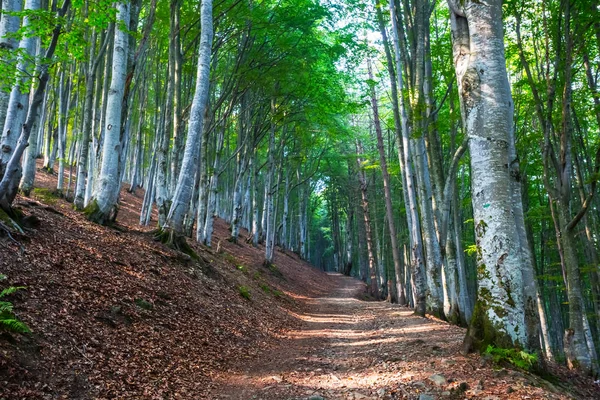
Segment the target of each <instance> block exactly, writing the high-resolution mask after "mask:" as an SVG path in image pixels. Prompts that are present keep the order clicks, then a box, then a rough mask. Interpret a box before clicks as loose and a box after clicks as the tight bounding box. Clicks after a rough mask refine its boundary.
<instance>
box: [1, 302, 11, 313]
mask: <svg viewBox="0 0 600 400" xmlns="http://www.w3.org/2000/svg"><path fill="white" fill-rule="evenodd" d="M7 312H8V313H12V312H13V304H12V303H9V302H8V301H0V315H2V314H4V313H7Z"/></svg>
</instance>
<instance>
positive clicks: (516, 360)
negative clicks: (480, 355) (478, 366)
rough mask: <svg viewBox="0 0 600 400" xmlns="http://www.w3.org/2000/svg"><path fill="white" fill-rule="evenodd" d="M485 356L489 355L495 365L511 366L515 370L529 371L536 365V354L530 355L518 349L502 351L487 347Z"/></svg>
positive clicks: (490, 346)
mask: <svg viewBox="0 0 600 400" xmlns="http://www.w3.org/2000/svg"><path fill="white" fill-rule="evenodd" d="M485 354H487V355H490V356H491V357H492V360H493V361H494V363H496V364H506V363H508V364H511V365H513V366H515V367H517V368H520V369H523V370H525V371H529V370H530V369H531V368H532V367H534V366H535V365H536V364H537V361H538V356H537V354H531V353H528V352H526V351H523V350H518V349H503V348H500V347H495V346H492V345H491V344H490V345H488V347H487V349H485Z"/></svg>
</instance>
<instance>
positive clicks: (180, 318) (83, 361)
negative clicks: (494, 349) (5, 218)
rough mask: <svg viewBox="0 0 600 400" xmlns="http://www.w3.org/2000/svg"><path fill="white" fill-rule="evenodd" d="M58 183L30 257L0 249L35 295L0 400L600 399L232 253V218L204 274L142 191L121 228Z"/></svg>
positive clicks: (435, 324) (240, 249)
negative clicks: (158, 221) (157, 234)
mask: <svg viewBox="0 0 600 400" xmlns="http://www.w3.org/2000/svg"><path fill="white" fill-rule="evenodd" d="M55 182H56V176H55V175H49V174H43V173H41V174H39V176H38V183H37V184H38V185H39V189H37V190H36V191H34V192H33V193H32V197H30V198H27V197H19V199H18V202H17V204H18V206H19V207H20V209H21V210H22V211H23V212H24V213H25V215H27V216H28V217H30V218H31V217H34V218H35V219H37V220H38V221H39V225H38V226H37V227H35V228H31V229H29V230H28V232H27V235H26V236H25V235H17V236H16V237H17V239H19V240H21V241H22V244H23V247H24V249H23V250H24V251H23V252H21V251H19V249H18V247H16V245H15V243H13V242H11V241H9V240H8V239H6V238H5V239H2V240H0V270H1V271H2V272H4V273H6V274H7V275H8V276H9V284H11V285H14V286H26V287H27V289H26V290H23V291H21V292H19V293H17V295H15V296H14V301H15V304H16V310H17V312H18V315H19V317H20V318H21V319H22V320H23V321H24V322H26V323H27V324H28V325H29V326H30V327H31V328H32V330H33V332H34V333H33V335H30V336H19V337H15V338H13V340H11V341H6V340H5V341H0V383H1V384H0V399H2V398H6V399H13V398H20V399H48V400H53V399H106V400H108V399H206V400H217V399H221V400H225V399H229V400H249V399H263V400H275V399H276V400H308V399H312V400H319V399H321V400H323V399H326V400H334V399H344V400H349V399H388V400H389V399H405V400H417V399H418V400H428V399H429V400H431V399H436V400H443V399H487V400H494V399H515V400H516V399H570V398H576V399H582V400H583V399H586V400H587V399H597V398H600V397H599V396H598V389H597V385H593V384H592V382H591V380H590V379H588V378H585V377H581V376H578V375H577V374H574V373H571V372H568V371H565V370H564V369H560V370H557V371H553V373H558V376H560V378H556V379H555V380H553V382H555V385H556V386H558V387H555V386H553V385H552V384H550V383H548V382H546V381H543V380H541V379H540V378H538V377H536V376H534V375H531V374H528V373H525V372H520V371H517V370H514V369H511V368H502V367H501V366H497V365H494V364H493V363H492V362H491V361H490V360H487V359H485V357H481V356H479V355H477V354H470V355H468V356H462V355H461V354H460V352H459V350H460V347H461V342H462V339H463V337H464V334H465V330H464V329H463V328H460V327H457V326H453V325H450V324H448V323H445V322H443V321H439V320H436V319H433V318H421V317H417V316H414V315H413V312H412V310H411V309H408V308H404V307H400V306H398V305H393V304H389V303H386V302H376V301H370V300H369V299H368V298H366V297H365V293H366V287H365V284H364V283H362V282H360V281H358V280H356V279H354V278H350V277H346V276H342V275H339V274H332V273H329V274H326V273H324V272H322V271H320V270H318V269H316V268H314V267H312V266H310V265H309V264H308V263H306V262H303V261H302V260H300V258H299V257H298V256H297V255H296V254H294V253H292V252H289V251H283V250H281V249H279V250H277V251H276V252H275V263H274V264H272V265H271V267H270V268H267V267H265V266H264V264H263V260H264V258H263V257H264V247H263V246H262V245H259V247H258V248H254V247H253V246H251V245H250V244H247V243H245V241H240V242H239V243H237V244H234V243H231V242H230V241H228V240H227V238H228V237H229V227H228V225H227V224H226V223H225V222H224V221H222V220H216V221H215V239H216V241H217V243H220V245H221V251H220V252H217V251H215V250H212V249H209V248H206V247H202V246H198V245H195V247H194V248H195V250H196V251H197V252H198V254H199V255H200V257H201V259H202V262H200V263H199V264H196V263H193V262H191V260H189V258H188V257H184V256H182V254H181V253H178V252H176V251H173V250H171V249H168V248H166V247H165V246H164V245H162V244H161V243H158V242H155V241H154V240H153V239H152V234H151V230H152V227H139V226H138V223H137V219H138V217H137V213H138V212H139V207H140V202H141V199H142V198H143V192H142V191H138V193H137V194H131V193H128V192H127V191H126V188H123V190H122V193H121V211H120V213H119V225H118V226H115V227H112V228H107V227H101V226H99V225H96V224H93V223H90V222H89V221H87V220H86V219H85V218H84V216H83V215H81V214H80V213H78V212H76V211H74V210H73V208H72V206H71V204H70V203H68V202H66V201H65V200H64V199H63V198H58V197H56V196H55V195H54V194H53V192H52V190H51V188H53V187H55ZM247 234H248V233H247V232H245V231H242V235H243V236H245V235H247ZM243 236H242V237H243ZM132 249H135V250H134V251H132ZM140 250H141V251H140ZM242 288H244V291H245V293H247V294H248V296H243V295H242V290H241V289H242ZM556 381H560V383H556ZM569 392H571V393H575V394H574V395H571V394H570V393H569Z"/></svg>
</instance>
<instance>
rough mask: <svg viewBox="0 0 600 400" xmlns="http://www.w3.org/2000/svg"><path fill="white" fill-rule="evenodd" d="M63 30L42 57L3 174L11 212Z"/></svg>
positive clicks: (0, 194)
mask: <svg viewBox="0 0 600 400" xmlns="http://www.w3.org/2000/svg"><path fill="white" fill-rule="evenodd" d="M70 4H71V3H70V0H65V1H64V3H63V6H62V7H61V8H60V10H58V12H57V13H56V14H57V17H59V18H62V17H63V16H64V15H65V13H66V12H67V10H68V8H69V6H70ZM61 30H62V26H61V25H60V24H58V25H56V26H55V27H54V29H53V30H52V36H51V39H50V43H49V45H48V49H47V50H46V52H45V54H44V57H43V59H42V60H44V61H42V62H40V64H39V70H38V71H39V81H38V85H37V87H36V88H35V91H34V92H33V96H32V97H31V104H30V106H29V109H28V111H27V117H26V118H25V122H24V124H23V125H22V128H21V130H20V135H19V140H18V141H17V143H16V147H15V148H14V151H13V152H12V154H11V156H10V159H9V160H8V163H7V164H6V169H5V171H4V173H3V174H2V180H1V181H0V207H2V209H4V210H5V211H7V212H11V210H10V206H11V203H12V201H13V200H14V196H16V192H17V189H18V186H19V181H20V177H21V157H22V156H23V153H24V152H25V149H26V148H27V145H28V141H29V136H30V134H31V131H32V129H33V125H34V123H35V120H36V119H37V117H38V113H39V109H40V107H41V105H42V102H43V100H44V92H45V90H46V85H47V84H48V79H49V78H50V73H49V71H48V69H49V68H50V65H49V64H48V63H47V61H46V60H50V59H51V58H52V57H53V55H54V51H55V50H56V46H57V43H58V38H59V36H60V34H61Z"/></svg>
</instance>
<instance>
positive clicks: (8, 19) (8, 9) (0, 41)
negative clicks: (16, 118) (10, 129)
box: [0, 0, 23, 132]
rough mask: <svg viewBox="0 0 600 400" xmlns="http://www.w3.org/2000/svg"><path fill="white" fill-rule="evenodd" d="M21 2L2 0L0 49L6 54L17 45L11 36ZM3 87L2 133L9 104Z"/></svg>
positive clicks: (0, 106)
mask: <svg viewBox="0 0 600 400" xmlns="http://www.w3.org/2000/svg"><path fill="white" fill-rule="evenodd" d="M22 4H23V2H22V0H3V1H2V20H0V47H2V48H3V49H4V51H6V53H7V54H10V55H12V54H11V53H13V52H14V51H15V50H16V49H17V46H18V45H19V44H18V43H17V40H16V39H15V38H14V37H12V36H11V35H12V34H13V33H15V32H16V31H18V30H19V27H20V25H21V19H20V18H19V16H18V15H14V14H11V13H17V12H19V11H21V5H22ZM6 89H8V88H6V87H4V85H1V86H0V129H2V131H1V132H4V121H5V120H6V111H7V108H8V102H9V98H10V95H9V92H8V91H6Z"/></svg>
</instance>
